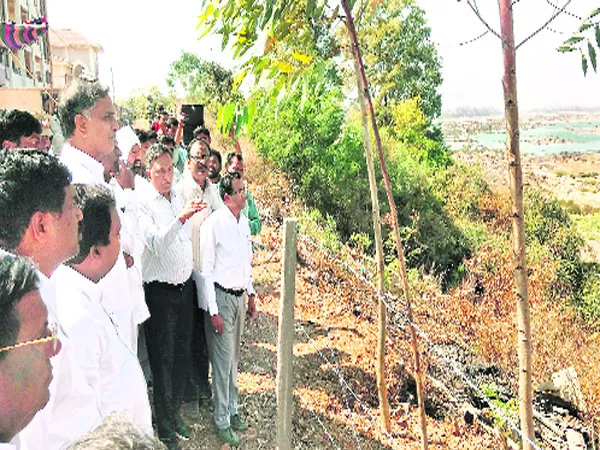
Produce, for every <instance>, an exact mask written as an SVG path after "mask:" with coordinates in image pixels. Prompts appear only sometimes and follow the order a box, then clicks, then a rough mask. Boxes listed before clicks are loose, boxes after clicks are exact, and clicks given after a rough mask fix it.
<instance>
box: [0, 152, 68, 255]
mask: <svg viewBox="0 0 600 450" xmlns="http://www.w3.org/2000/svg"><path fill="white" fill-rule="evenodd" d="M70 184H71V174H70V173H69V170H68V169H67V168H66V167H65V166H64V165H63V164H62V163H60V162H59V161H58V159H57V158H56V157H55V156H54V155H50V154H47V153H44V152H41V151H39V150H31V149H27V150H22V151H13V150H9V149H4V150H1V151H0V247H1V248H5V249H7V250H14V249H15V248H16V247H17V246H18V245H19V242H21V239H23V235H24V234H25V231H26V230H27V227H28V226H29V222H30V221H31V218H32V217H33V215H34V214H35V213H36V212H38V211H42V212H54V213H61V212H62V210H63V205H64V202H65V189H64V188H65V187H67V186H69V185H70Z"/></svg>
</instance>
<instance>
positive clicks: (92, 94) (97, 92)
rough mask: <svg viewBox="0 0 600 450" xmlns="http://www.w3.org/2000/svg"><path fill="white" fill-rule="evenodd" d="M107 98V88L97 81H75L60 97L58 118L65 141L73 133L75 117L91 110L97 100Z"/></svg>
mask: <svg viewBox="0 0 600 450" xmlns="http://www.w3.org/2000/svg"><path fill="white" fill-rule="evenodd" d="M105 97H108V88H106V87H104V86H102V85H101V84H100V83H99V82H98V81H87V80H82V79H79V78H77V79H75V80H74V81H73V82H72V83H71V84H70V85H69V86H67V87H66V88H65V90H64V92H63V94H62V95H61V98H60V105H59V106H58V118H59V119H60V125H61V128H62V131H63V135H64V137H65V139H69V138H70V137H71V136H73V133H75V117H76V116H77V115H78V114H83V113H84V112H86V111H87V110H89V109H91V108H93V107H94V106H95V105H96V103H98V100H101V99H103V98H105Z"/></svg>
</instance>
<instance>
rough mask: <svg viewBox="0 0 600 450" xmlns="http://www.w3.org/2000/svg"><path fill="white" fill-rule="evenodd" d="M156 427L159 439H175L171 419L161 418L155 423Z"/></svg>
mask: <svg viewBox="0 0 600 450" xmlns="http://www.w3.org/2000/svg"><path fill="white" fill-rule="evenodd" d="M156 428H157V430H158V437H159V438H160V440H161V441H163V440H164V441H167V440H175V441H176V440H177V436H176V435H175V429H174V428H173V425H172V424H171V421H169V420H163V421H161V422H159V423H158V424H157V426H156Z"/></svg>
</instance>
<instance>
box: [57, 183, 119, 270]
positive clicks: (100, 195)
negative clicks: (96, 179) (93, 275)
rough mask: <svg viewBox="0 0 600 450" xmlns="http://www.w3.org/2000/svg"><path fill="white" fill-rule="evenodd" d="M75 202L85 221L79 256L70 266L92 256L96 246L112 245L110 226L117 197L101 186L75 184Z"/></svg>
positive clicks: (72, 260)
mask: <svg viewBox="0 0 600 450" xmlns="http://www.w3.org/2000/svg"><path fill="white" fill-rule="evenodd" d="M73 186H74V187H75V195H74V196H73V200H74V202H75V204H76V205H77V207H78V208H79V209H81V212H82V213H83V220H82V221H81V222H79V231H80V233H81V240H80V241H79V255H77V256H76V257H75V258H73V259H71V260H70V261H69V262H68V264H69V265H74V264H80V263H81V262H83V261H84V260H85V259H86V258H87V257H88V256H89V254H90V250H91V249H92V247H94V246H96V245H108V244H110V226H111V224H112V217H111V215H110V214H111V211H112V210H113V208H116V203H115V197H114V196H113V194H112V192H111V190H110V189H109V188H107V187H106V186H103V185H101V184H75V185H73Z"/></svg>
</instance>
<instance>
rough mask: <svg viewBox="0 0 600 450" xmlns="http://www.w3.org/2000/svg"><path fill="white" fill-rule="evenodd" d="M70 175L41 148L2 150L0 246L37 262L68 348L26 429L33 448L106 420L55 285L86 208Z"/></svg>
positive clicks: (61, 441) (75, 246)
mask: <svg viewBox="0 0 600 450" xmlns="http://www.w3.org/2000/svg"><path fill="white" fill-rule="evenodd" d="M70 177H71V175H70V174H69V171H68V170H67V168H66V167H65V166H63V165H62V164H60V162H59V161H58V159H56V157H54V156H52V155H49V154H46V153H42V152H40V151H38V150H24V151H20V152H14V151H10V150H3V151H0V179H1V180H2V181H3V182H2V183H0V248H3V249H5V250H8V251H11V252H13V253H15V254H17V255H20V256H26V257H29V258H31V259H32V260H33V261H34V262H35V263H36V265H37V267H38V270H39V272H38V276H39V278H40V288H39V290H40V293H41V296H42V300H43V301H44V304H45V305H46V307H47V309H48V316H49V322H50V323H55V324H56V325H57V326H58V333H59V337H60V340H61V342H62V344H63V345H62V347H63V350H62V351H61V352H60V353H59V355H58V356H57V357H56V358H53V359H52V367H53V373H54V379H53V381H52V383H51V385H50V393H51V395H50V401H49V402H48V405H46V407H45V408H44V409H43V410H42V411H40V413H39V414H38V415H37V416H36V417H35V419H34V420H33V421H32V422H31V424H30V425H29V426H28V427H26V428H25V430H23V432H22V433H21V439H22V440H23V441H24V442H25V444H26V446H27V447H28V448H31V449H38V448H43V449H49V450H53V449H58V448H62V447H63V446H64V445H65V444H66V443H68V442H71V441H73V440H76V439H78V438H80V437H81V436H83V435H84V434H86V433H87V432H88V431H90V430H91V429H93V428H95V427H97V426H98V425H99V424H100V423H101V419H100V413H99V411H98V408H97V398H96V393H95V392H94V390H93V389H92V387H91V386H90V385H89V383H88V382H87V381H86V379H85V377H84V375H83V372H82V370H81V368H80V366H79V365H78V363H77V360H76V357H75V353H74V348H73V345H72V343H71V341H70V340H69V339H68V338H67V336H66V335H65V334H64V330H63V328H62V327H61V326H60V318H59V316H58V314H57V311H56V295H55V285H54V283H53V282H52V280H50V279H49V278H50V277H51V276H52V274H53V273H54V271H55V270H56V268H57V267H58V266H59V265H60V264H62V263H63V262H65V261H66V260H68V259H70V258H72V257H73V256H75V255H77V253H78V251H79V222H80V221H81V219H82V214H81V210H80V209H79V208H78V207H77V205H75V203H74V202H73V195H74V191H73V186H71V181H70ZM0 328H1V327H0ZM75 411H76V414H74V412H75Z"/></svg>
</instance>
